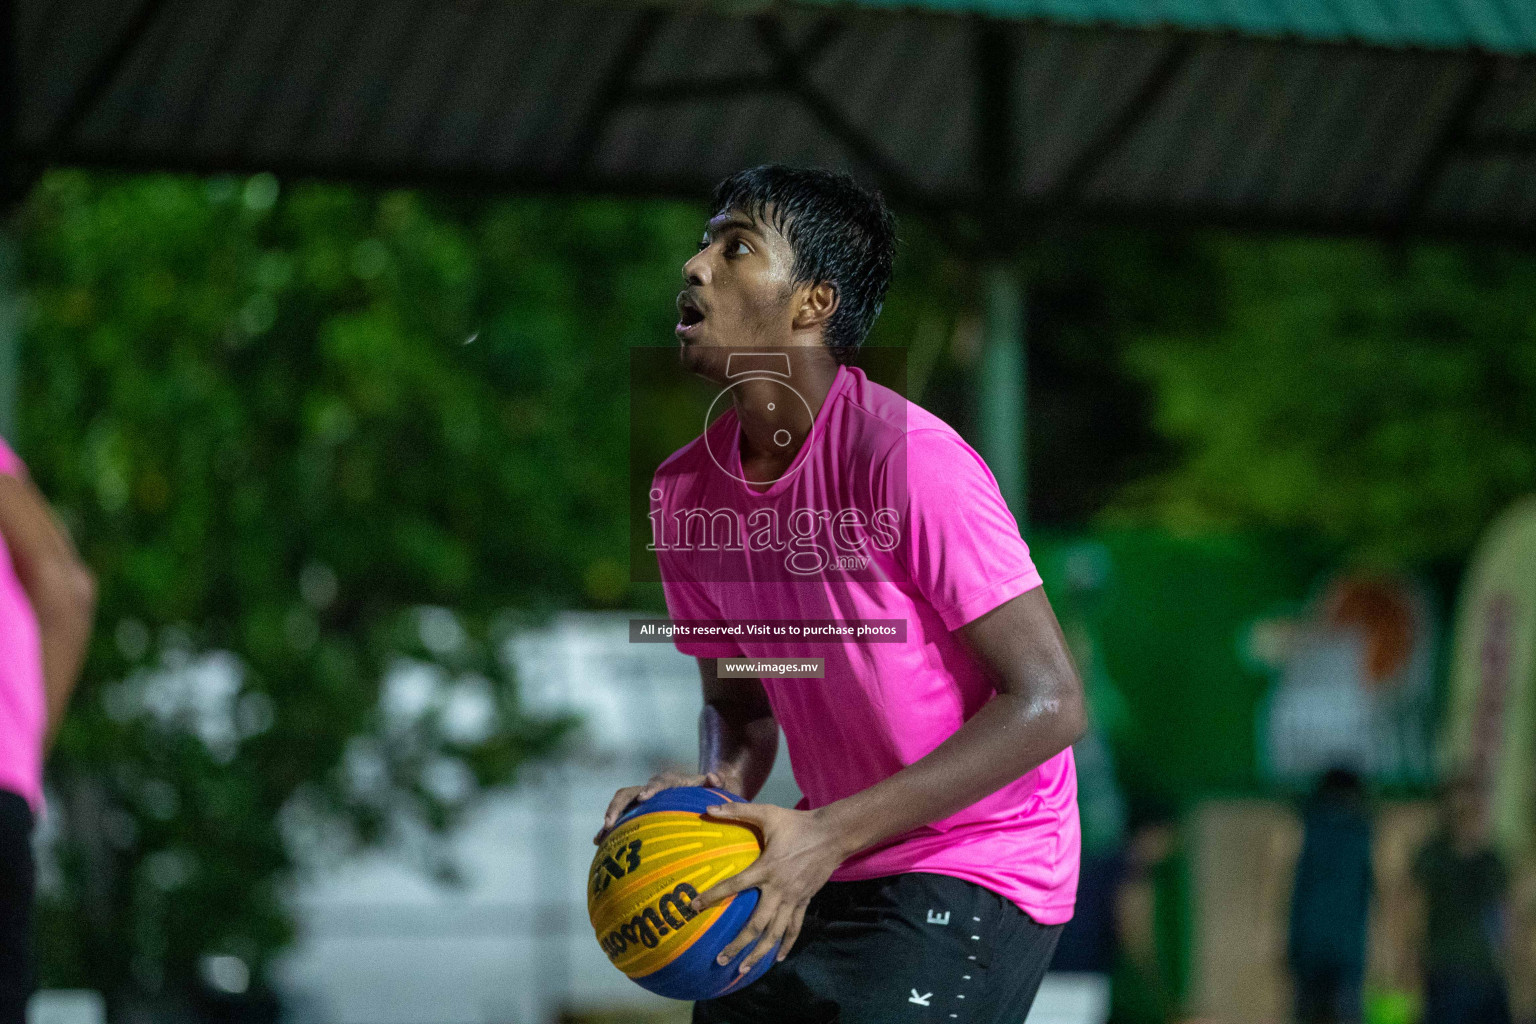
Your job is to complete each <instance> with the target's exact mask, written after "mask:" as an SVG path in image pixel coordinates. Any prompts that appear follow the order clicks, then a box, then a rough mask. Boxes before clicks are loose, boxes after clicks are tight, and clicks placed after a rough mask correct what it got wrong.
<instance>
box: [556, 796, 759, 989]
mask: <svg viewBox="0 0 1536 1024" xmlns="http://www.w3.org/2000/svg"><path fill="white" fill-rule="evenodd" d="M726 802H730V803H746V802H747V801H745V800H744V799H743V798H741V797H739V796H736V795H735V794H734V793H728V792H726V791H725V790H722V789H702V788H699V787H696V786H684V787H678V788H676V789H665V790H662V791H661V792H660V793H657V794H656V795H655V796H653V797H651V798H650V799H649V800H646V801H645V802H643V803H639V804H636V805H635V806H633V807H631V808H630V809H629V810H628V811H626V812H625V813H624V815H623V817H621V818H619V820H618V822H617V823H616V824H615V825H614V827H613V830H612V831H611V832H609V833H608V835H606V836H604V837H603V842H602V844H601V845H600V846H599V847H598V850H597V855H596V856H595V857H593V858H592V869H591V871H590V872H589V873H588V875H587V915H588V917H589V918H590V919H591V921H592V928H593V930H594V931H595V932H596V933H597V941H598V944H599V945H601V946H602V947H603V952H604V953H607V954H608V959H609V960H611V961H612V962H613V965H614V966H615V967H617V968H618V969H619V970H621V971H623V972H624V973H625V974H626V975H628V976H629V977H630V978H631V979H632V980H633V981H634V982H635V983H636V984H638V985H640V986H641V987H642V988H645V989H648V990H650V991H651V992H655V993H656V994H657V995H662V996H667V997H668V998H671V999H687V1000H700V999H712V998H714V997H715V996H719V995H723V994H724V993H726V992H728V991H736V990H737V989H740V988H743V987H745V986H747V985H750V984H751V983H752V982H753V981H756V980H757V978H759V977H760V976H761V975H762V974H764V973H765V972H766V971H767V970H768V968H769V967H771V966H773V963H774V952H769V953H768V954H767V955H765V956H764V957H763V958H762V959H761V960H759V961H758V962H757V964H756V965H755V966H754V967H753V968H752V970H751V971H749V972H748V973H746V974H738V973H737V971H738V969H739V968H740V966H741V961H742V960H744V959H745V958H746V956H747V954H748V953H750V952H751V950H752V945H750V944H749V945H748V946H747V947H746V948H744V949H743V950H741V952H739V953H738V954H737V955H736V957H735V958H734V959H733V960H732V961H731V962H730V963H728V964H724V965H721V964H718V963H716V962H715V957H716V956H718V955H719V954H720V951H721V950H722V949H724V948H725V947H726V945H728V944H729V943H730V941H731V940H732V939H734V938H735V937H736V935H737V934H738V933H739V932H740V931H741V929H742V926H743V925H745V924H746V923H747V919H748V918H750V917H751V916H752V911H753V909H754V908H755V907H756V906H757V900H758V891H757V890H756V889H747V890H745V891H743V892H739V893H737V894H736V895H734V896H732V897H730V898H729V899H727V900H725V901H724V902H722V903H718V904H716V905H715V906H712V907H709V908H708V909H706V910H704V911H703V912H702V913H695V912H694V910H693V908H692V907H691V905H690V904H691V903H692V900H693V898H694V897H695V896H697V895H699V894H700V893H702V892H705V891H706V890H708V889H709V888H710V887H711V886H713V885H714V884H716V883H717V882H720V881H722V880H724V879H726V878H729V877H731V876H732V875H734V874H736V873H738V872H740V871H742V870H743V869H744V868H746V867H747V865H749V864H751V863H752V862H753V861H755V860H756V859H757V857H758V854H759V853H760V852H761V851H762V845H761V843H760V841H759V840H758V836H757V833H756V832H755V831H753V830H752V829H750V828H748V827H746V826H744V825H738V824H735V823H733V822H725V821H711V820H709V819H707V818H705V817H704V816H703V812H704V809H705V808H707V807H712V806H714V805H716V804H720V803H726ZM775 951H776V949H775Z"/></svg>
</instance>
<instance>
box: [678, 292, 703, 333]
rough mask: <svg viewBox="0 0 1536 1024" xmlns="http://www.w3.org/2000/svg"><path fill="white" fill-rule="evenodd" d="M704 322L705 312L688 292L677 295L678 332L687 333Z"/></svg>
mask: <svg viewBox="0 0 1536 1024" xmlns="http://www.w3.org/2000/svg"><path fill="white" fill-rule="evenodd" d="M703 322H704V314H703V312H701V311H700V309H699V307H698V306H695V305H694V304H693V300H692V299H690V298H688V296H687V294H686V293H684V294H681V295H679V296H678V297H677V333H678V334H687V333H689V332H690V331H691V330H692V329H693V328H695V327H697V326H698V325H699V324H701V323H703Z"/></svg>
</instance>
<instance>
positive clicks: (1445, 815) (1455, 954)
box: [1413, 775, 1510, 1024]
mask: <svg viewBox="0 0 1536 1024" xmlns="http://www.w3.org/2000/svg"><path fill="white" fill-rule="evenodd" d="M1413 879H1414V881H1415V882H1417V883H1418V885H1419V888H1420V890H1421V891H1422V894H1423V899H1424V914H1423V916H1422V920H1423V922H1424V933H1423V940H1422V942H1421V944H1420V950H1421V953H1420V956H1421V966H1422V968H1423V971H1424V1022H1425V1024H1508V1022H1509V1020H1510V1010H1509V993H1508V990H1507V988H1506V986H1505V980H1504V966H1503V964H1504V955H1505V951H1506V949H1507V948H1508V930H1507V925H1508V913H1507V910H1508V908H1507V902H1508V895H1509V872H1508V870H1507V868H1506V867H1505V864H1504V861H1503V859H1502V858H1501V857H1500V856H1499V854H1498V851H1497V850H1495V849H1494V848H1493V843H1492V841H1491V836H1490V830H1489V827H1488V814H1487V806H1486V799H1485V797H1484V795H1483V793H1482V791H1481V790H1480V789H1479V787H1478V785H1477V783H1476V781H1475V780H1474V779H1472V778H1471V777H1470V776H1466V775H1462V776H1457V777H1456V778H1454V779H1452V780H1451V781H1450V782H1449V783H1448V784H1447V785H1446V787H1445V791H1444V794H1443V796H1442V800H1441V821H1440V829H1439V831H1438V832H1436V833H1435V835H1434V836H1433V837H1432V838H1431V839H1430V840H1429V842H1427V843H1426V844H1425V845H1424V847H1423V848H1422V849H1421V850H1419V852H1418V855H1417V856H1416V857H1415V858H1414V861H1413Z"/></svg>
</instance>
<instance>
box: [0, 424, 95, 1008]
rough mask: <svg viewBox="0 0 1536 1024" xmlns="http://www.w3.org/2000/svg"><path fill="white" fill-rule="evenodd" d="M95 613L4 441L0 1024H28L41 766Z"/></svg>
mask: <svg viewBox="0 0 1536 1024" xmlns="http://www.w3.org/2000/svg"><path fill="white" fill-rule="evenodd" d="M95 608H96V584H95V580H94V579H93V578H92V576H91V574H90V571H89V570H87V569H86V568H85V566H84V565H83V564H82V563H81V561H80V557H79V555H77V554H76V553H75V549H74V546H73V545H72V544H71V543H70V541H69V538H68V536H66V535H65V533H64V531H63V530H62V529H61V528H60V527H59V525H58V523H57V521H56V520H55V519H54V516H53V512H52V511H51V510H50V509H49V507H48V503H47V501H45V500H44V499H43V496H42V495H41V494H39V493H38V490H37V488H36V487H34V486H33V485H32V482H31V480H30V479H28V477H27V470H26V467H25V466H24V465H22V462H21V460H20V459H18V458H17V457H16V453H15V452H13V451H11V449H10V446H9V445H7V444H6V443H5V441H4V439H0V1024H21V1022H22V1021H24V1020H25V1019H26V1008H27V998H28V996H29V995H30V994H31V989H32V971H31V953H30V951H31V916H32V913H31V912H32V889H33V866H32V846H31V837H32V824H33V820H34V818H35V817H36V815H37V814H38V812H40V811H41V810H42V804H43V756H44V754H45V753H46V752H47V749H48V745H49V743H50V742H51V741H52V739H53V736H54V734H55V733H56V732H57V731H58V728H59V722H60V721H61V720H62V718H63V716H64V708H65V706H66V705H67V704H68V703H69V695H70V693H71V692H73V690H74V688H75V680H76V679H77V678H78V676H79V674H80V666H81V663H82V662H83V661H84V659H85V648H86V644H87V642H88V641H89V640H90V635H91V619H92V617H93V615H94V613H95Z"/></svg>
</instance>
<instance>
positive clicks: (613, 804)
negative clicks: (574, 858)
mask: <svg viewBox="0 0 1536 1024" xmlns="http://www.w3.org/2000/svg"><path fill="white" fill-rule="evenodd" d="M639 792H640V787H639V786H625V787H624V788H623V789H621V790H619V791H618V792H617V793H615V794H613V799H612V800H610V801H609V802H608V809H607V810H606V811H604V812H603V827H602V828H600V829H598V830H597V835H595V836H593V837H592V842H594V843H600V842H602V841H603V836H605V835H607V834H608V832H609V830H610V829H612V828H613V823H614V822H616V821H618V820H619V815H621V814H623V813H624V809H625V808H626V807H628V806H629V805H630V804H631V803H633V802H634V799H635V794H637V793H639Z"/></svg>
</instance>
